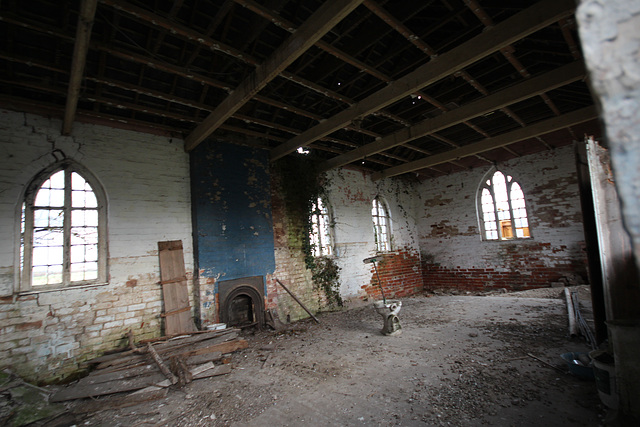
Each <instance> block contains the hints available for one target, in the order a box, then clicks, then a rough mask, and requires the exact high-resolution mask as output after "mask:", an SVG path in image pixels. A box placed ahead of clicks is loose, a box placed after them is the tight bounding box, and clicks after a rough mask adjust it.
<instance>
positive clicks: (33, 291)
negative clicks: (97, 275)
mask: <svg viewBox="0 0 640 427" xmlns="http://www.w3.org/2000/svg"><path fill="white" fill-rule="evenodd" d="M108 284H109V282H100V283H87V284H85V285H69V286H63V287H59V288H43V289H30V290H28V291H19V292H17V294H18V296H22V295H34V294H43V293H48V292H60V291H69V290H72V289H89V288H98V287H101V286H106V285H108Z"/></svg>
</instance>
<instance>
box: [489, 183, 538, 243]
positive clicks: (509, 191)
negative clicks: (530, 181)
mask: <svg viewBox="0 0 640 427" xmlns="http://www.w3.org/2000/svg"><path fill="white" fill-rule="evenodd" d="M479 211H480V214H481V215H480V224H481V226H482V232H483V237H484V239H486V240H511V239H526V238H529V237H531V234H530V233H529V221H528V220H527V209H526V206H525V201H524V193H523V192H522V188H520V185H519V184H518V183H517V182H515V181H514V180H513V178H512V177H511V176H509V175H505V174H503V173H502V172H500V171H496V172H495V173H494V174H493V175H492V176H491V178H489V179H487V180H486V181H485V182H484V183H483V184H482V186H480V209H479Z"/></svg>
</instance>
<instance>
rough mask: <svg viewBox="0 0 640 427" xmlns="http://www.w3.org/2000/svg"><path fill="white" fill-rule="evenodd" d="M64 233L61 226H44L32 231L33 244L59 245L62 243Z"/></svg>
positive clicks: (37, 245) (40, 245) (36, 245)
mask: <svg viewBox="0 0 640 427" xmlns="http://www.w3.org/2000/svg"><path fill="white" fill-rule="evenodd" d="M63 238H64V235H63V231H62V229H61V228H44V229H36V230H34V231H33V246H34V247H43V246H60V247H62V245H63V244H64V241H63Z"/></svg>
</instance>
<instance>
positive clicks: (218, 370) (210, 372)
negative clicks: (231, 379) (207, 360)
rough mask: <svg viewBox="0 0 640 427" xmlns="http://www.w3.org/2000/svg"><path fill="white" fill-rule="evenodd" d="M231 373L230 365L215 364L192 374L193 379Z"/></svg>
mask: <svg viewBox="0 0 640 427" xmlns="http://www.w3.org/2000/svg"><path fill="white" fill-rule="evenodd" d="M229 373H231V365H216V366H214V367H213V368H211V369H207V370H206V371H203V372H200V373H198V374H194V375H193V379H194V380H199V379H202V378H209V377H217V376H218V375H226V374H229Z"/></svg>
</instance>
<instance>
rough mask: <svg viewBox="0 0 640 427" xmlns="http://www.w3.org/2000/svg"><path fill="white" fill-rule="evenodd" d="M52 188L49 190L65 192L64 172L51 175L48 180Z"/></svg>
mask: <svg viewBox="0 0 640 427" xmlns="http://www.w3.org/2000/svg"><path fill="white" fill-rule="evenodd" d="M48 181H49V182H50V184H51V186H50V187H49V188H55V189H58V190H64V171H58V172H56V173H54V174H53V175H51V177H50V178H49V179H48Z"/></svg>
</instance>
